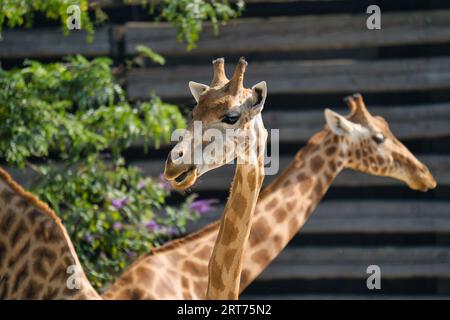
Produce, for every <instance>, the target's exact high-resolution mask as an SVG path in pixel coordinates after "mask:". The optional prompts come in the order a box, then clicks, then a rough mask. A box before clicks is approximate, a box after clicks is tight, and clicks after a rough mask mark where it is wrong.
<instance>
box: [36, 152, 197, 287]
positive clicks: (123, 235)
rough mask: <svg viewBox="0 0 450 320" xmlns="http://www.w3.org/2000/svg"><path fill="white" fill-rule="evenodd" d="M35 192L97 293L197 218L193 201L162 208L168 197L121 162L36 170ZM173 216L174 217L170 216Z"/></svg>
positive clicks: (94, 161) (162, 188)
mask: <svg viewBox="0 0 450 320" xmlns="http://www.w3.org/2000/svg"><path fill="white" fill-rule="evenodd" d="M39 169H40V171H41V174H42V175H43V176H44V177H45V179H42V178H39V180H38V181H37V183H36V184H35V185H34V187H33V191H34V192H35V193H36V194H38V195H39V197H40V198H41V199H42V200H44V201H46V202H47V203H49V204H50V205H51V206H52V207H53V208H55V209H56V210H57V211H58V212H60V216H61V218H62V220H63V223H64V225H65V226H66V228H67V231H68V233H69V234H70V236H71V238H72V239H73V243H74V245H75V248H76V250H77V252H78V253H79V258H80V260H81V261H82V263H83V266H84V269H85V271H86V273H87V274H88V276H89V278H90V280H91V282H92V284H93V285H94V286H95V287H97V288H100V287H102V286H103V284H105V283H108V282H111V281H112V280H113V279H114V278H115V276H117V275H118V274H120V273H121V272H122V271H123V269H124V268H125V267H126V266H127V265H128V264H129V263H130V261H132V259H133V258H136V256H137V255H141V254H144V253H148V252H149V248H150V247H151V246H154V245H158V244H162V243H164V242H166V241H167V240H169V239H171V238H172V237H173V236H174V235H178V234H180V233H183V232H185V227H186V222H187V221H189V220H193V219H195V218H196V217H197V216H198V214H197V213H196V212H194V211H192V210H191V209H190V203H191V202H192V200H193V198H194V197H190V198H188V199H187V201H186V202H185V203H184V204H183V205H182V206H181V207H178V208H173V207H170V206H164V202H165V199H166V197H167V196H168V195H169V193H170V191H169V190H168V188H166V187H165V185H164V184H163V182H158V181H157V180H155V179H151V178H144V177H142V175H141V174H140V172H139V171H138V170H137V169H136V168H134V167H125V166H124V163H123V160H122V159H118V160H116V161H114V162H110V163H105V162H104V161H100V160H99V159H98V158H96V157H92V158H89V159H88V160H87V161H85V162H83V164H80V165H79V166H77V167H76V168H67V167H64V168H59V169H58V168H56V167H55V166H51V167H40V168H39ZM173 213H176V214H173Z"/></svg>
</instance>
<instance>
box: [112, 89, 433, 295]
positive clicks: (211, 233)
mask: <svg viewBox="0 0 450 320" xmlns="http://www.w3.org/2000/svg"><path fill="white" fill-rule="evenodd" d="M345 101H346V104H347V105H348V107H349V108H350V113H349V115H348V116H346V117H344V116H341V115H339V114H337V113H335V112H333V111H331V110H328V109H327V110H326V111H325V119H326V122H327V124H326V125H325V127H324V129H323V130H322V131H320V132H318V133H317V134H315V135H314V136H313V137H312V138H311V139H310V140H309V141H308V143H307V144H306V145H305V147H303V148H302V149H301V150H300V151H299V152H298V153H297V155H296V157H295V159H294V160H293V161H292V163H291V164H290V165H289V166H288V167H287V168H286V169H285V170H284V172H283V173H281V174H280V175H279V176H278V177H277V178H276V179H275V180H274V181H273V182H271V183H270V185H268V186H267V187H266V188H265V189H264V190H263V191H262V192H261V194H260V196H259V199H258V202H257V205H256V208H255V214H254V223H253V225H252V228H251V232H250V236H249V241H248V244H247V247H246V249H245V254H244V262H243V271H242V276H241V285H240V291H243V290H244V289H245V288H246V287H247V286H248V285H249V284H250V283H251V282H252V281H253V280H254V279H255V278H256V277H257V276H258V275H259V274H260V273H261V272H262V271H263V270H264V269H265V268H266V267H267V266H268V264H269V263H270V262H271V261H272V260H273V259H275V258H276V257H277V255H278V254H279V253H280V252H281V251H282V250H283V249H284V247H285V246H286V245H287V244H288V242H289V241H290V239H291V238H292V237H293V236H294V235H295V234H297V233H298V230H299V229H300V228H301V227H302V226H303V225H304V223H305V222H306V221H307V220H308V218H309V216H310V215H311V213H312V211H313V210H314V209H315V208H316V206H317V204H318V203H319V202H320V200H321V199H322V197H323V195H324V194H325V193H326V191H327V189H328V188H329V186H330V185H331V183H332V182H333V180H334V178H335V177H336V176H337V175H338V174H339V173H340V171H342V170H343V169H344V168H349V169H354V170H358V171H362V172H365V173H368V174H372V175H379V176H386V177H391V178H395V179H398V180H401V181H403V182H405V183H406V184H407V185H408V186H409V187H410V188H412V189H415V190H420V191H427V190H428V189H433V188H435V187H436V181H435V179H434V178H433V176H432V175H431V173H430V172H429V170H428V168H427V167H426V166H425V165H424V164H422V163H421V162H420V161H419V160H417V159H416V158H415V157H414V155H413V154H411V152H410V151H409V150H408V149H407V148H406V147H405V146H404V145H403V144H402V143H401V142H400V141H398V140H397V139H396V138H395V136H394V135H393V134H392V132H391V131H390V129H389V125H388V124H387V122H386V121H385V120H384V119H383V118H381V117H379V116H372V115H371V114H370V113H369V111H368V110H367V108H366V106H365V104H364V102H363V99H362V97H361V95H359V94H356V95H353V96H349V97H347V98H346V99H345ZM218 230H219V222H218V221H216V222H213V223H212V224H210V225H208V226H206V227H205V228H203V229H201V230H200V231H198V232H196V233H194V234H190V235H188V236H186V237H184V238H181V239H178V240H174V241H171V242H169V243H167V244H165V245H163V246H161V247H159V248H156V249H154V250H153V251H152V252H151V253H149V254H146V255H144V256H142V257H140V258H139V259H137V260H136V261H135V262H134V263H133V264H132V265H131V266H130V267H129V268H128V269H127V270H126V271H125V272H124V274H123V275H122V276H121V277H119V278H118V279H117V280H116V282H115V283H114V284H113V285H112V286H111V287H110V288H109V289H108V290H107V291H106V292H105V294H104V295H103V296H104V297H105V298H106V299H131V298H133V296H135V295H136V293H139V297H142V298H146V299H204V298H205V291H206V287H207V261H208V259H209V258H210V256H211V252H212V248H213V245H214V242H215V240H216V237H217V233H218Z"/></svg>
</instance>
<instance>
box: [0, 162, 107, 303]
mask: <svg viewBox="0 0 450 320" xmlns="http://www.w3.org/2000/svg"><path fill="white" fill-rule="evenodd" d="M72 275H73V277H72V278H71V276H72ZM72 280H73V281H72ZM72 286H73V287H72ZM0 299H89V300H94V299H101V297H100V296H99V295H98V294H97V292H96V291H95V290H94V288H93V287H92V286H91V284H90V283H89V281H88V279H87V277H86V275H85V274H84V272H83V270H82V268H81V265H80V262H79V260H78V257H77V255H76V253H75V250H74V248H73V245H72V242H71V241H70V239H69V236H68V234H67V231H66V229H65V228H64V226H63V225H62V224H61V221H60V219H59V218H58V217H57V216H56V214H55V213H54V212H53V211H52V210H51V209H50V208H49V207H48V206H47V205H46V204H44V203H43V202H41V201H39V200H38V199H37V198H36V197H35V196H33V195H32V194H30V193H29V192H26V191H25V190H24V189H23V188H22V187H20V186H19V185H18V184H17V183H16V182H15V181H14V180H13V179H12V178H11V177H10V176H9V175H8V174H7V173H6V172H5V171H4V170H3V169H1V168H0Z"/></svg>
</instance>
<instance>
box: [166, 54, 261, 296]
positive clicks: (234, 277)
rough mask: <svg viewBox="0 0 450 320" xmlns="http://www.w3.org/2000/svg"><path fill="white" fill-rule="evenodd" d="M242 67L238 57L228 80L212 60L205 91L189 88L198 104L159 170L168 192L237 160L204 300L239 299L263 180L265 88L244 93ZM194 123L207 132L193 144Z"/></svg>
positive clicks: (219, 64) (243, 63) (199, 87)
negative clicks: (209, 79)
mask: <svg viewBox="0 0 450 320" xmlns="http://www.w3.org/2000/svg"><path fill="white" fill-rule="evenodd" d="M246 68H247V62H246V61H245V60H244V58H241V59H240V60H239V62H238V64H237V66H236V69H235V71H234V74H233V77H232V78H231V80H228V78H227V77H226V75H225V69H224V59H223V58H220V59H216V60H214V61H213V69H214V76H213V80H212V83H211V85H210V86H207V85H204V84H199V83H195V82H190V83H189V87H190V89H191V92H192V94H193V96H194V98H195V100H196V102H197V105H196V106H195V107H194V109H193V118H192V120H193V121H192V123H191V124H190V125H189V127H188V129H187V131H186V132H185V134H184V135H183V137H182V140H181V141H180V142H179V143H178V144H176V145H175V146H174V148H173V150H172V151H171V152H170V153H169V156H168V158H167V161H166V166H165V170H164V176H165V178H166V179H167V180H168V181H170V182H171V183H172V185H173V187H174V188H176V189H180V190H184V189H186V188H189V187H190V186H192V185H193V184H195V182H196V180H197V178H198V177H199V176H201V175H202V174H204V173H205V172H207V171H209V170H212V169H215V168H217V167H220V166H222V165H224V164H226V163H227V162H229V161H230V160H237V165H236V170H235V175H234V179H233V182H232V186H231V190H230V194H229V198H228V201H227V204H226V206H225V209H224V211H223V213H222V218H221V222H220V227H219V233H218V236H217V239H216V243H215V246H214V250H213V252H212V255H211V259H210V263H209V267H208V273H209V280H208V285H207V293H206V296H207V297H208V298H209V299H237V298H238V294H239V282H240V273H241V270H242V259H243V251H244V248H245V244H246V242H247V239H248V236H249V233H250V228H251V220H252V217H253V211H254V208H255V205H256V201H257V200H258V195H259V191H260V189H261V186H262V181H263V179H264V150H265V149H264V147H265V143H266V139H267V130H266V129H265V128H264V124H263V121H262V117H261V111H262V109H263V106H264V102H265V99H266V96H267V85H266V83H265V82H264V81H263V82H260V83H258V84H256V85H254V86H253V87H252V88H251V89H246V88H244V85H243V82H244V73H245V70H246ZM199 124H201V127H202V129H203V128H205V129H206V131H205V134H203V135H202V136H201V138H200V139H198V138H197V139H196V137H195V135H196V130H195V126H196V125H199ZM208 130H211V131H210V132H208ZM213 130H214V132H215V133H216V135H215V136H214V140H213V141H212V142H211V140H212V139H211V138H210V136H209V135H210V134H211V135H212V134H213ZM230 131H232V133H233V135H230ZM196 140H197V141H196ZM217 148H218V149H219V150H217ZM210 150H211V151H210ZM198 155H202V159H203V161H202V162H200V163H198V162H196V161H195V158H196V156H197V157H198ZM192 159H194V160H192Z"/></svg>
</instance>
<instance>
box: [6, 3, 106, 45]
mask: <svg viewBox="0 0 450 320" xmlns="http://www.w3.org/2000/svg"><path fill="white" fill-rule="evenodd" d="M70 5H78V6H79V7H80V22H81V26H82V29H84V30H86V31H87V32H88V35H89V39H92V34H93V33H94V26H93V22H92V21H91V19H90V18H89V15H88V0H2V1H1V2H0V32H1V31H2V27H3V25H4V24H7V25H8V26H9V27H10V28H13V27H19V26H26V27H30V26H31V25H32V24H33V19H34V15H35V13H37V12H39V13H41V14H43V15H44V16H45V17H46V18H47V19H51V20H59V21H60V22H61V25H62V26H63V29H64V31H65V32H66V33H67V31H68V29H67V25H66V21H67V18H68V16H69V15H68V14H67V8H68V7H69V6H70ZM95 12H96V18H97V20H98V21H99V22H100V21H102V20H104V19H105V16H104V13H103V12H102V11H101V10H100V9H97V10H96V11H95Z"/></svg>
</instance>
